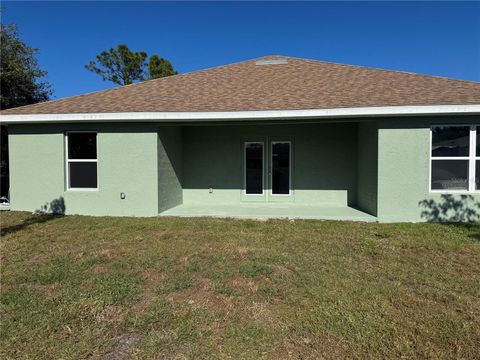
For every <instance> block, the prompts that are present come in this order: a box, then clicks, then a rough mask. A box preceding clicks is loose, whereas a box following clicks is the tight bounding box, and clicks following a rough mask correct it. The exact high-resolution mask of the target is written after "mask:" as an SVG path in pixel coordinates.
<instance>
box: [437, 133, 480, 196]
mask: <svg viewBox="0 0 480 360" xmlns="http://www.w3.org/2000/svg"><path fill="white" fill-rule="evenodd" d="M477 129H478V130H479V131H480V126H476V125H441V126H440V125H439V126H432V128H431V151H430V190H431V191H432V192H474V191H476V190H480V181H479V175H480V143H479V141H477V139H478V138H479V136H478V135H477ZM477 164H479V166H478V167H477V166H476V165H477Z"/></svg>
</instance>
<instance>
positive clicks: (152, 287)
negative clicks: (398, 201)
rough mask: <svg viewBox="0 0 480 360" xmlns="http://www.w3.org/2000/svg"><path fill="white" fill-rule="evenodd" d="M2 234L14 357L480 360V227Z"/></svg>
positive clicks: (0, 352) (80, 224) (46, 229)
mask: <svg viewBox="0 0 480 360" xmlns="http://www.w3.org/2000/svg"><path fill="white" fill-rule="evenodd" d="M0 220H1V226H0V227H1V229H2V234H3V236H2V238H1V242H0V245H1V269H0V270H1V285H2V286H1V289H0V313H1V318H2V322H1V325H0V357H1V358H5V359H32V358H34V359H79V358H87V359H88V358H89V359H129V358H136V359H224V358H232V359H237V358H238V359H240V358H241V359H338V358H342V359H343V358H345V359H348V358H352V359H353V358H355V359H358V358H435V359H452V358H462V359H476V358H478V344H479V343H480V327H479V326H478V324H480V311H479V310H478V309H480V288H479V286H478V284H479V283H480V271H479V269H480V235H479V234H480V226H479V225H478V224H472V225H454V224H450V225H449V224H363V223H345V222H334V221H294V222H290V221H280V220H276V221H262V222H259V221H254V220H231V219H230V220H229V219H176V218H171V219H166V218H151V219H141V218H112V217H110V218H101V217H82V216H67V217H53V216H47V217H41V216H40V217H39V216H32V215H31V214H27V213H15V212H10V213H2V214H1V219H0Z"/></svg>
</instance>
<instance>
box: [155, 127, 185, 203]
mask: <svg viewBox="0 0 480 360" xmlns="http://www.w3.org/2000/svg"><path fill="white" fill-rule="evenodd" d="M182 158H183V138H182V128H181V127H180V126H161V127H160V128H159V130H158V212H162V211H164V210H167V209H170V208H171V207H174V206H177V205H180V204H182V202H183V189H182V172H183V171H182V167H183V165H182V162H183V161H182Z"/></svg>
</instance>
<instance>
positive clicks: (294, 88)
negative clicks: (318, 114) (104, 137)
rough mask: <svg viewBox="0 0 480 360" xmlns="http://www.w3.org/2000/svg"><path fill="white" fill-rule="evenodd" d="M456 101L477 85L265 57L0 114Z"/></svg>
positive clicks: (474, 100) (472, 100)
mask: <svg viewBox="0 0 480 360" xmlns="http://www.w3.org/2000/svg"><path fill="white" fill-rule="evenodd" d="M272 59H277V60H278V59H286V60H287V63H286V64H284V63H283V64H276V65H271V64H270V65H257V63H256V62H257V61H258V60H272ZM280 62H282V61H280ZM283 62H284V61H283ZM457 104H458V105H460V104H462V105H463V104H465V105H466V104H480V83H477V82H471V81H462V80H454V79H447V78H440V77H434V76H426V75H419V74H413V73H405V72H399V71H389V70H380V69H373V68H367V67H362V66H352V65H342V64H335V63H329V62H323V61H316V60H305V59H298V58H291V57H279V56H268V57H264V58H260V59H253V60H248V61H244V62H240V63H236V64H231V65H225V66H219V67H215V68H211V69H206V70H200V71H196V72H192V73H187V74H180V75H176V76H171V77H166V78H161V79H155V80H149V81H144V82H142V83H138V84H132V85H128V86H123V87H118V88H115V89H109V90H103V91H98V92H94V93H89V94H85V95H79V96H73V97H69V98H65V99H59V100H54V101H49V102H45V103H40V104H34V105H28V106H23V107H18V108H13V109H8V110H4V111H2V112H1V114H2V115H3V114H4V115H6V114H65V113H112V112H174V111H242V110H286V109H331V108H342V107H370V106H395V105H457Z"/></svg>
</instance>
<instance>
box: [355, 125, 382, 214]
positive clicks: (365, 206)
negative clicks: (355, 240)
mask: <svg viewBox="0 0 480 360" xmlns="http://www.w3.org/2000/svg"><path fill="white" fill-rule="evenodd" d="M357 156H358V158H357V159H358V163H357V203H356V206H357V208H358V209H359V210H362V211H365V212H367V213H369V214H371V215H374V216H377V186H378V183H377V176H378V125H377V123H376V122H375V121H371V122H361V123H359V124H358V148H357Z"/></svg>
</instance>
